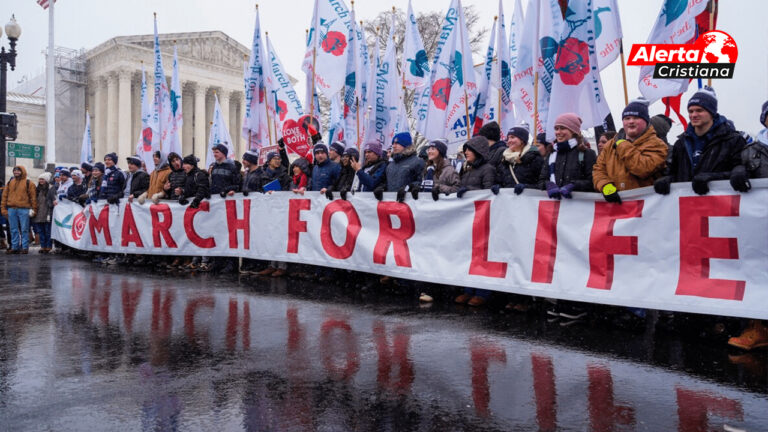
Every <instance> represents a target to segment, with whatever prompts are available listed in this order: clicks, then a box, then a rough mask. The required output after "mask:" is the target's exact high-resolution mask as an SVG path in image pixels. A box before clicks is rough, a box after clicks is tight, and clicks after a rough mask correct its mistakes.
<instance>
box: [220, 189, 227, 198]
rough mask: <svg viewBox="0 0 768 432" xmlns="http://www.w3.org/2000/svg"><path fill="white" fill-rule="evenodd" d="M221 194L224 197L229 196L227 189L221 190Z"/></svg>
mask: <svg viewBox="0 0 768 432" xmlns="http://www.w3.org/2000/svg"><path fill="white" fill-rule="evenodd" d="M219 196H221V197H222V198H226V197H227V191H221V192H220V193H219Z"/></svg>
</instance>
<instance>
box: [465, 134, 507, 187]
mask: <svg viewBox="0 0 768 432" xmlns="http://www.w3.org/2000/svg"><path fill="white" fill-rule="evenodd" d="M490 152H491V150H490V146H489V145H488V140H487V139H486V138H485V137H483V136H482V135H477V136H475V137H472V139H470V140H469V141H467V142H466V143H465V144H464V157H465V158H466V159H467V162H466V163H465V164H464V166H463V167H462V169H461V174H460V175H459V177H460V182H459V189H458V190H457V191H456V196H457V197H459V198H461V197H462V196H464V194H465V193H466V192H467V191H471V190H480V189H491V190H492V191H493V193H494V194H497V193H499V185H498V184H496V168H494V166H493V165H491V163H490V159H489V157H490V155H491V153H490Z"/></svg>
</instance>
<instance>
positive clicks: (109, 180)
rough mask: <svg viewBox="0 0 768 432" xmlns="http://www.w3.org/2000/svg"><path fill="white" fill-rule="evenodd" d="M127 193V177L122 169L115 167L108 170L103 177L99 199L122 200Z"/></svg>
mask: <svg viewBox="0 0 768 432" xmlns="http://www.w3.org/2000/svg"><path fill="white" fill-rule="evenodd" d="M124 192H125V176H124V175H123V172H122V171H120V168H118V167H117V166H113V167H112V168H111V169H110V168H107V172H105V173H104V175H103V176H102V181H101V189H100V190H99V199H110V198H122V197H123V193H124Z"/></svg>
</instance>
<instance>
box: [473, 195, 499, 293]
mask: <svg viewBox="0 0 768 432" xmlns="http://www.w3.org/2000/svg"><path fill="white" fill-rule="evenodd" d="M490 233H491V202H490V201H475V220H474V221H473V222H472V261H471V262H470V264H469V274H471V275H476V276H486V277H494V278H504V277H506V276H507V263H505V262H496V261H488V238H489V237H490Z"/></svg>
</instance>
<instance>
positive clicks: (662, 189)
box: [653, 176, 672, 195]
mask: <svg viewBox="0 0 768 432" xmlns="http://www.w3.org/2000/svg"><path fill="white" fill-rule="evenodd" d="M670 184H672V177H670V176H664V177H659V178H658V179H656V181H655V182H653V190H655V191H656V193H657V194H659V195H669V186H670Z"/></svg>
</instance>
